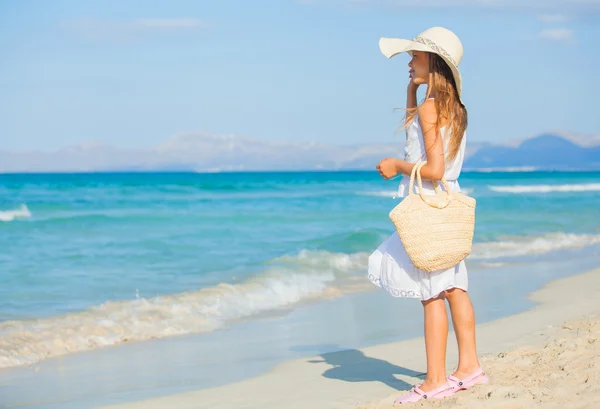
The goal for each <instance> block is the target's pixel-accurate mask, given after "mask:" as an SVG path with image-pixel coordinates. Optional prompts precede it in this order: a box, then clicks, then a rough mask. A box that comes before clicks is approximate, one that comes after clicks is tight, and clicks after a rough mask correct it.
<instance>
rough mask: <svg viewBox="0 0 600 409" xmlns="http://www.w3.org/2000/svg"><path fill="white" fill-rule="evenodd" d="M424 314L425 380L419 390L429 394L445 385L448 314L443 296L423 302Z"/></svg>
mask: <svg viewBox="0 0 600 409" xmlns="http://www.w3.org/2000/svg"><path fill="white" fill-rule="evenodd" d="M422 303H423V309H424V312H425V350H426V352H427V378H426V379H425V382H424V383H423V385H421V387H420V388H421V389H422V390H423V391H424V392H429V391H432V390H434V389H437V388H439V387H440V386H442V385H443V384H444V383H446V343H447V341H448V314H447V313H446V302H445V301H444V294H443V293H442V294H441V295H440V296H439V297H437V298H433V299H430V300H427V301H423V302H422Z"/></svg>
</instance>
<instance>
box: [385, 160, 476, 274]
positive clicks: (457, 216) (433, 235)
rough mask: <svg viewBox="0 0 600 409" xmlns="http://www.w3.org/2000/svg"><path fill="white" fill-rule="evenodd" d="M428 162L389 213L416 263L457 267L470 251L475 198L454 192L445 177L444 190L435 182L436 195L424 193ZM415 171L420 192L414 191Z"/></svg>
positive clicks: (426, 267) (429, 267)
mask: <svg viewBox="0 0 600 409" xmlns="http://www.w3.org/2000/svg"><path fill="white" fill-rule="evenodd" d="M425 163H427V162H423V163H420V164H418V165H416V166H415V167H414V168H413V170H412V172H411V175H410V186H409V193H408V196H406V197H405V198H404V199H403V200H402V201H401V202H400V203H399V204H398V205H397V206H396V207H394V209H392V211H391V212H390V215H389V216H390V219H391V220H392V222H393V223H394V226H395V227H396V230H397V231H398V235H399V236H400V240H401V241H402V244H403V245H404V248H405V249H406V253H407V254H408V257H409V258H410V260H411V261H412V262H413V264H414V265H415V266H416V267H417V268H419V269H421V270H424V271H427V272H432V271H436V270H445V269H447V268H450V267H454V266H455V265H457V264H458V263H460V262H461V261H462V260H463V259H464V258H465V257H467V256H468V255H469V254H470V253H471V247H472V244H473V233H474V230H475V199H473V198H472V197H469V196H467V195H464V194H462V193H458V192H452V191H451V190H450V187H449V186H448V183H447V182H446V179H444V178H442V184H443V185H444V187H445V188H446V191H445V192H444V191H442V189H440V187H439V185H438V183H437V182H436V181H433V186H434V188H435V192H436V194H435V195H427V194H424V193H423V185H422V181H421V168H422V167H423V165H425ZM415 174H416V177H417V182H418V184H419V193H418V194H416V193H414V183H415Z"/></svg>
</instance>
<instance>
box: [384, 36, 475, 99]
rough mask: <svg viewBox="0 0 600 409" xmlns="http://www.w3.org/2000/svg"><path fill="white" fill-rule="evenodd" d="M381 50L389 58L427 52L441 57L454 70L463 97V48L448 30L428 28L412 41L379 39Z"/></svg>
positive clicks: (457, 86) (458, 88) (455, 79)
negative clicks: (403, 54)
mask: <svg viewBox="0 0 600 409" xmlns="http://www.w3.org/2000/svg"><path fill="white" fill-rule="evenodd" d="M379 49H380V50H381V52H382V53H383V55H385V56H386V57H387V58H392V57H393V56H395V55H397V54H400V53H403V52H407V53H409V54H412V52H411V51H426V52H429V53H435V54H437V55H439V56H440V57H442V58H443V60H444V61H446V64H448V66H449V67H450V69H451V70H452V74H453V75H454V82H455V83H456V89H457V90H458V96H459V97H460V96H461V95H462V77H461V76H460V71H459V70H458V64H460V60H462V57H463V46H462V43H461V42H460V40H459V39H458V37H457V36H456V34H454V33H453V32H452V31H450V30H448V29H447V28H444V27H432V28H428V29H427V30H425V31H423V32H422V33H421V34H419V35H418V36H416V37H415V38H413V39H412V40H406V39H402V38H385V37H382V38H380V39H379Z"/></svg>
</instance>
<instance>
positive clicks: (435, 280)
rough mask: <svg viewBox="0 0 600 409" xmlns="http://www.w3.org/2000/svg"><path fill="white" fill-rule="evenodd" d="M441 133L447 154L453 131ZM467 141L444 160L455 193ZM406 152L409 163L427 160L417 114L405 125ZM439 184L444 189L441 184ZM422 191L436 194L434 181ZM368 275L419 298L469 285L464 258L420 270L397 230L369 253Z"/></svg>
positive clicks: (405, 181)
mask: <svg viewBox="0 0 600 409" xmlns="http://www.w3.org/2000/svg"><path fill="white" fill-rule="evenodd" d="M440 132H441V135H442V139H443V141H444V153H445V154H447V153H448V141H449V139H450V133H449V132H448V131H447V129H446V127H442V128H440ZM466 140H467V138H466V134H465V135H463V139H462V143H461V146H460V149H459V151H458V154H457V155H456V158H454V160H452V161H448V160H446V163H445V173H444V176H445V178H446V180H447V182H448V185H449V186H450V189H452V190H453V191H456V192H458V191H460V186H459V184H458V176H459V175H460V171H461V169H462V164H463V160H464V154H465V146H466ZM404 152H405V158H404V159H405V160H406V161H407V162H411V163H420V162H423V161H426V160H427V155H426V153H425V145H424V142H423V132H422V130H421V126H420V124H419V118H418V117H416V118H415V119H414V121H413V122H412V123H411V124H410V125H409V126H408V127H407V128H406V147H405V149H404ZM409 182H410V176H406V175H405V176H404V177H403V178H402V181H401V182H400V185H399V186H398V196H399V197H404V196H406V195H407V194H408V189H409ZM440 187H441V188H442V189H444V188H443V186H442V184H441V183H440ZM414 191H415V193H418V192H419V188H418V186H417V182H416V180H415V186H414ZM423 192H424V193H426V194H434V193H435V190H434V188H433V184H432V183H431V181H427V180H423ZM390 210H391V209H390ZM368 278H369V280H370V281H371V282H372V283H373V284H375V285H376V286H378V287H380V288H382V289H383V290H385V291H387V292H388V293H389V294H391V295H392V296H394V297H406V298H418V299H421V300H422V301H425V300H428V299H431V298H435V297H437V296H438V295H440V294H441V293H442V292H444V291H446V290H449V289H451V288H460V289H463V290H465V291H467V288H468V277H467V268H466V266H465V262H464V260H463V261H461V262H460V263H459V264H457V265H456V266H454V267H452V268H449V269H446V270H438V271H433V272H430V273H429V272H426V271H423V270H420V269H418V268H417V267H415V265H414V264H413V263H412V261H411V260H410V258H409V257H408V254H407V253H406V250H405V249H404V246H403V245H402V242H401V241H400V237H398V233H397V232H394V233H393V234H392V235H391V236H390V237H389V238H388V239H386V240H385V241H384V242H383V243H381V244H380V245H379V247H378V248H377V249H376V250H375V251H374V252H373V253H372V254H371V255H370V256H369V264H368Z"/></svg>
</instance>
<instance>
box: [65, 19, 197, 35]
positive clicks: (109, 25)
mask: <svg viewBox="0 0 600 409" xmlns="http://www.w3.org/2000/svg"><path fill="white" fill-rule="evenodd" d="M67 27H68V28H70V29H72V30H74V31H75V32H77V33H79V34H81V35H83V36H85V37H87V38H91V39H95V40H133V39H136V38H139V37H141V36H144V35H149V34H155V35H156V34H176V33H186V32H192V31H197V30H204V29H207V28H209V24H207V23H206V22H204V21H202V20H199V19H197V18H171V19H168V18H139V19H133V20H98V19H79V20H73V21H70V22H68V23H67Z"/></svg>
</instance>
